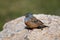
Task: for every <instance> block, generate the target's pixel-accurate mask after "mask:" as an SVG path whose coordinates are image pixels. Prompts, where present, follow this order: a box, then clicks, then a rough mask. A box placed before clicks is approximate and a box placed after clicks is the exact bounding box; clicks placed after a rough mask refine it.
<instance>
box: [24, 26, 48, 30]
mask: <svg viewBox="0 0 60 40" xmlns="http://www.w3.org/2000/svg"><path fill="white" fill-rule="evenodd" d="M46 27H48V26H44V27H41V26H38V27H36V28H29V27H27V26H26V27H25V29H28V30H32V29H41V30H43V28H46Z"/></svg>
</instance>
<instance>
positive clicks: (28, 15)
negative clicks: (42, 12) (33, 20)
mask: <svg viewBox="0 0 60 40" xmlns="http://www.w3.org/2000/svg"><path fill="white" fill-rule="evenodd" d="M32 16H33V14H32V13H30V12H29V13H26V15H25V17H32Z"/></svg>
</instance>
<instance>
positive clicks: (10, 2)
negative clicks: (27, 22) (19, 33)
mask: <svg viewBox="0 0 60 40" xmlns="http://www.w3.org/2000/svg"><path fill="white" fill-rule="evenodd" d="M27 12H32V13H44V14H51V15H59V16H60V0H0V31H1V30H2V29H3V28H2V27H3V25H4V23H6V22H8V21H10V20H12V19H15V18H17V17H20V16H22V15H24V14H25V13H27Z"/></svg>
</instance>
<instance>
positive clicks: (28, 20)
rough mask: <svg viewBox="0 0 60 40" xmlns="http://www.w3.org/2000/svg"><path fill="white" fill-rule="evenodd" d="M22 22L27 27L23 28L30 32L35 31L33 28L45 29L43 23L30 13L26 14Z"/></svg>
mask: <svg viewBox="0 0 60 40" xmlns="http://www.w3.org/2000/svg"><path fill="white" fill-rule="evenodd" d="M24 22H25V24H26V26H27V27H25V28H26V29H30V30H32V29H35V28H38V29H42V28H44V27H47V26H45V25H44V23H43V22H42V21H40V20H38V19H37V18H36V17H34V16H33V14H32V13H27V14H26V15H25V19H24Z"/></svg>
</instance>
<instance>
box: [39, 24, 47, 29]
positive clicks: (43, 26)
mask: <svg viewBox="0 0 60 40" xmlns="http://www.w3.org/2000/svg"><path fill="white" fill-rule="evenodd" d="M45 27H48V26H46V25H40V26H39V27H38V29H43V28H45Z"/></svg>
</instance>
